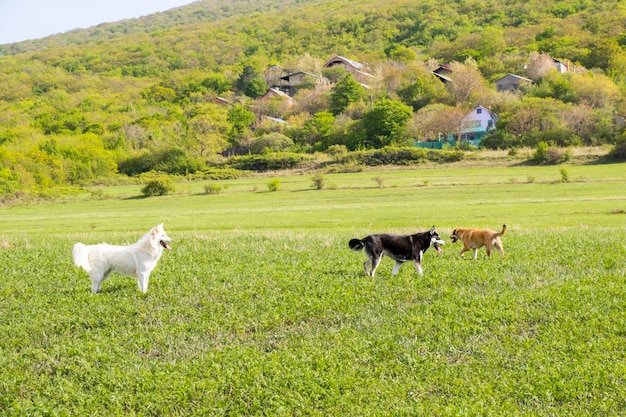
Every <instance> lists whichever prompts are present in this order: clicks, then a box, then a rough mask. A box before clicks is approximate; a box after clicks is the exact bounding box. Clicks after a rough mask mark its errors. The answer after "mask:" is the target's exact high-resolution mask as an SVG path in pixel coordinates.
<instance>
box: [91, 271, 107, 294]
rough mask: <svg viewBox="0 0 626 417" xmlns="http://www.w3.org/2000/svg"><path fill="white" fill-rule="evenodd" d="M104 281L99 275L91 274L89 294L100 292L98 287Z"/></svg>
mask: <svg viewBox="0 0 626 417" xmlns="http://www.w3.org/2000/svg"><path fill="white" fill-rule="evenodd" d="M102 281H104V279H103V278H102V277H101V276H100V274H99V273H92V275H91V292H92V293H93V294H95V293H98V292H100V285H101V284H102Z"/></svg>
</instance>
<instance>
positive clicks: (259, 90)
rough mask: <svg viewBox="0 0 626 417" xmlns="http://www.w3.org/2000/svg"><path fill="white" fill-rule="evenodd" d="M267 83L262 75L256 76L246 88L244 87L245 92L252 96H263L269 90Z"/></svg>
mask: <svg viewBox="0 0 626 417" xmlns="http://www.w3.org/2000/svg"><path fill="white" fill-rule="evenodd" d="M267 89H268V87H267V83H266V82H265V80H263V78H261V77H255V78H253V79H251V80H250V82H249V83H248V85H246V88H245V89H244V94H245V95H247V96H248V97H250V98H254V99H256V98H259V97H263V95H265V93H266V92H267Z"/></svg>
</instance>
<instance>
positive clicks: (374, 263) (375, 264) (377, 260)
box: [370, 253, 383, 278]
mask: <svg viewBox="0 0 626 417" xmlns="http://www.w3.org/2000/svg"><path fill="white" fill-rule="evenodd" d="M382 259H383V254H382V253H381V254H380V255H379V256H378V257H376V258H373V259H372V269H371V271H370V277H372V278H374V273H375V272H376V268H378V265H380V261H382Z"/></svg>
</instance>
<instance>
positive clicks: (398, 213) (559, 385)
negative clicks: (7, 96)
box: [0, 165, 626, 416]
mask: <svg viewBox="0 0 626 417" xmlns="http://www.w3.org/2000/svg"><path fill="white" fill-rule="evenodd" d="M566 169H567V176H568V179H569V181H567V182H562V181H561V180H562V173H561V172H560V170H559V167H506V168H505V167H502V168H489V167H478V168H467V167H463V168H460V167H455V166H454V165H451V166H444V167H440V168H428V169H420V170H387V171H376V172H374V171H369V172H360V173H352V174H333V175H326V176H325V179H326V187H325V189H323V190H314V189H313V188H312V186H311V184H312V182H311V176H310V175H281V174H279V173H277V174H276V176H275V177H272V176H264V177H255V178H243V179H238V180H232V181H219V182H217V184H220V185H222V186H225V188H224V190H223V191H222V192H221V193H219V194H213V195H207V194H204V186H205V185H207V183H206V182H197V183H196V182H190V183H181V184H178V194H177V195H171V196H166V197H158V198H138V195H139V194H140V192H139V188H140V187H139V186H136V187H119V188H114V187H111V188H106V189H94V190H90V192H91V198H84V196H76V197H75V198H74V199H72V200H67V201H56V202H49V203H40V204H36V205H23V206H10V207H2V208H0V276H1V277H2V279H0V297H1V299H2V301H1V303H0V334H1V335H2V339H0V370H1V372H0V415H29V416H33V415H34V416H36V415H61V416H63V415H92V416H97V415H101V416H110V415H124V416H127V415H148V416H162V415H180V416H183V415H259V416H260V415H267V416H292V415H303V416H310V415H318V416H330V415H337V416H377V415H381V416H382V415H390V416H391V415H393V416H402V415H406V416H414V415H424V416H436V415H443V416H462V415H467V416H477V415H481V416H486V415H491V416H514V415H524V416H528V415H534V416H553V415H558V416H601V415H606V416H615V415H625V414H626V330H625V329H626V285H625V284H626V283H625V278H626V264H625V262H626V245H625V244H624V242H625V241H626V190H625V188H624V184H625V183H626V169H624V166H623V165H586V166H570V167H567V168H566ZM271 178H280V181H281V188H280V190H279V191H277V192H269V191H268V187H267V183H268V181H269V180H270V179H271ZM94 196H96V197H97V199H94ZM159 222H164V223H165V229H166V231H167V232H168V234H169V235H170V236H171V237H172V238H173V239H174V242H173V245H172V246H173V250H172V251H170V252H167V253H165V254H164V256H163V258H162V259H161V262H160V264H159V265H158V267H157V269H156V270H155V271H154V273H153V275H152V278H151V282H150V288H149V290H148V293H147V294H146V295H143V294H141V293H140V292H139V290H138V289H137V283H136V282H135V280H134V279H132V278H129V277H122V276H120V275H115V274H114V275H113V276H112V277H111V278H110V279H109V280H108V281H106V282H105V283H104V284H103V291H102V293H101V294H98V295H95V296H94V295H92V294H91V293H90V283H89V280H88V278H87V276H86V274H85V273H84V272H83V271H81V270H78V269H76V268H75V267H74V266H73V265H72V262H71V248H72V245H73V244H74V242H76V241H79V240H80V241H82V242H83V243H88V244H91V243H99V242H102V241H107V242H109V243H117V244H127V243H131V242H133V241H135V240H137V239H138V238H139V237H141V235H142V234H143V233H145V232H146V231H147V230H148V229H149V228H150V227H152V226H154V225H155V224H156V223H159ZM503 223H506V224H507V226H508V227H509V233H507V235H506V236H505V238H504V246H505V250H506V252H507V257H506V258H505V259H501V258H500V256H499V255H498V254H495V255H494V258H493V259H491V260H488V259H486V258H485V254H484V250H482V251H481V252H479V259H478V260H477V261H472V260H462V259H460V257H459V256H458V253H459V251H460V249H461V246H460V244H456V245H452V244H450V242H447V244H446V245H445V246H444V248H443V249H444V253H443V254H441V255H439V254H437V253H435V252H434V251H428V252H427V253H426V254H425V259H424V275H423V276H422V277H420V276H418V275H417V273H416V272H415V270H414V269H413V267H412V266H411V265H405V266H403V267H402V269H401V270H400V273H399V274H398V275H396V276H393V277H392V276H391V268H392V265H393V262H392V261H390V260H389V259H386V260H384V261H383V263H382V265H381V267H380V268H379V269H378V271H377V276H376V277H375V278H373V279H372V278H369V277H366V276H365V275H364V273H363V262H364V260H365V257H364V255H363V254H362V253H355V252H352V251H350V250H349V249H348V247H347V241H348V240H349V239H350V238H352V237H363V236H365V235H367V234H370V233H376V232H393V233H413V232H415V231H422V230H426V229H428V228H430V227H431V226H432V225H435V226H436V227H437V229H438V231H439V232H440V234H441V235H442V236H445V237H446V240H448V239H447V236H448V235H449V233H450V232H451V230H452V229H453V228H455V227H470V226H472V227H473V226H475V227H489V228H494V229H499V228H500V227H501V226H502V224H503Z"/></svg>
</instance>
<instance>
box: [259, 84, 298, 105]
mask: <svg viewBox="0 0 626 417" xmlns="http://www.w3.org/2000/svg"><path fill="white" fill-rule="evenodd" d="M272 97H282V98H284V99H285V100H287V101H289V102H290V103H293V102H294V99H292V98H291V97H289V94H287V93H283V92H282V91H280V90H279V89H278V88H274V87H272V88H270V89H269V90H267V93H265V95H264V96H263V97H261V98H259V100H261V101H268V100H270V99H271V98H272Z"/></svg>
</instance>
